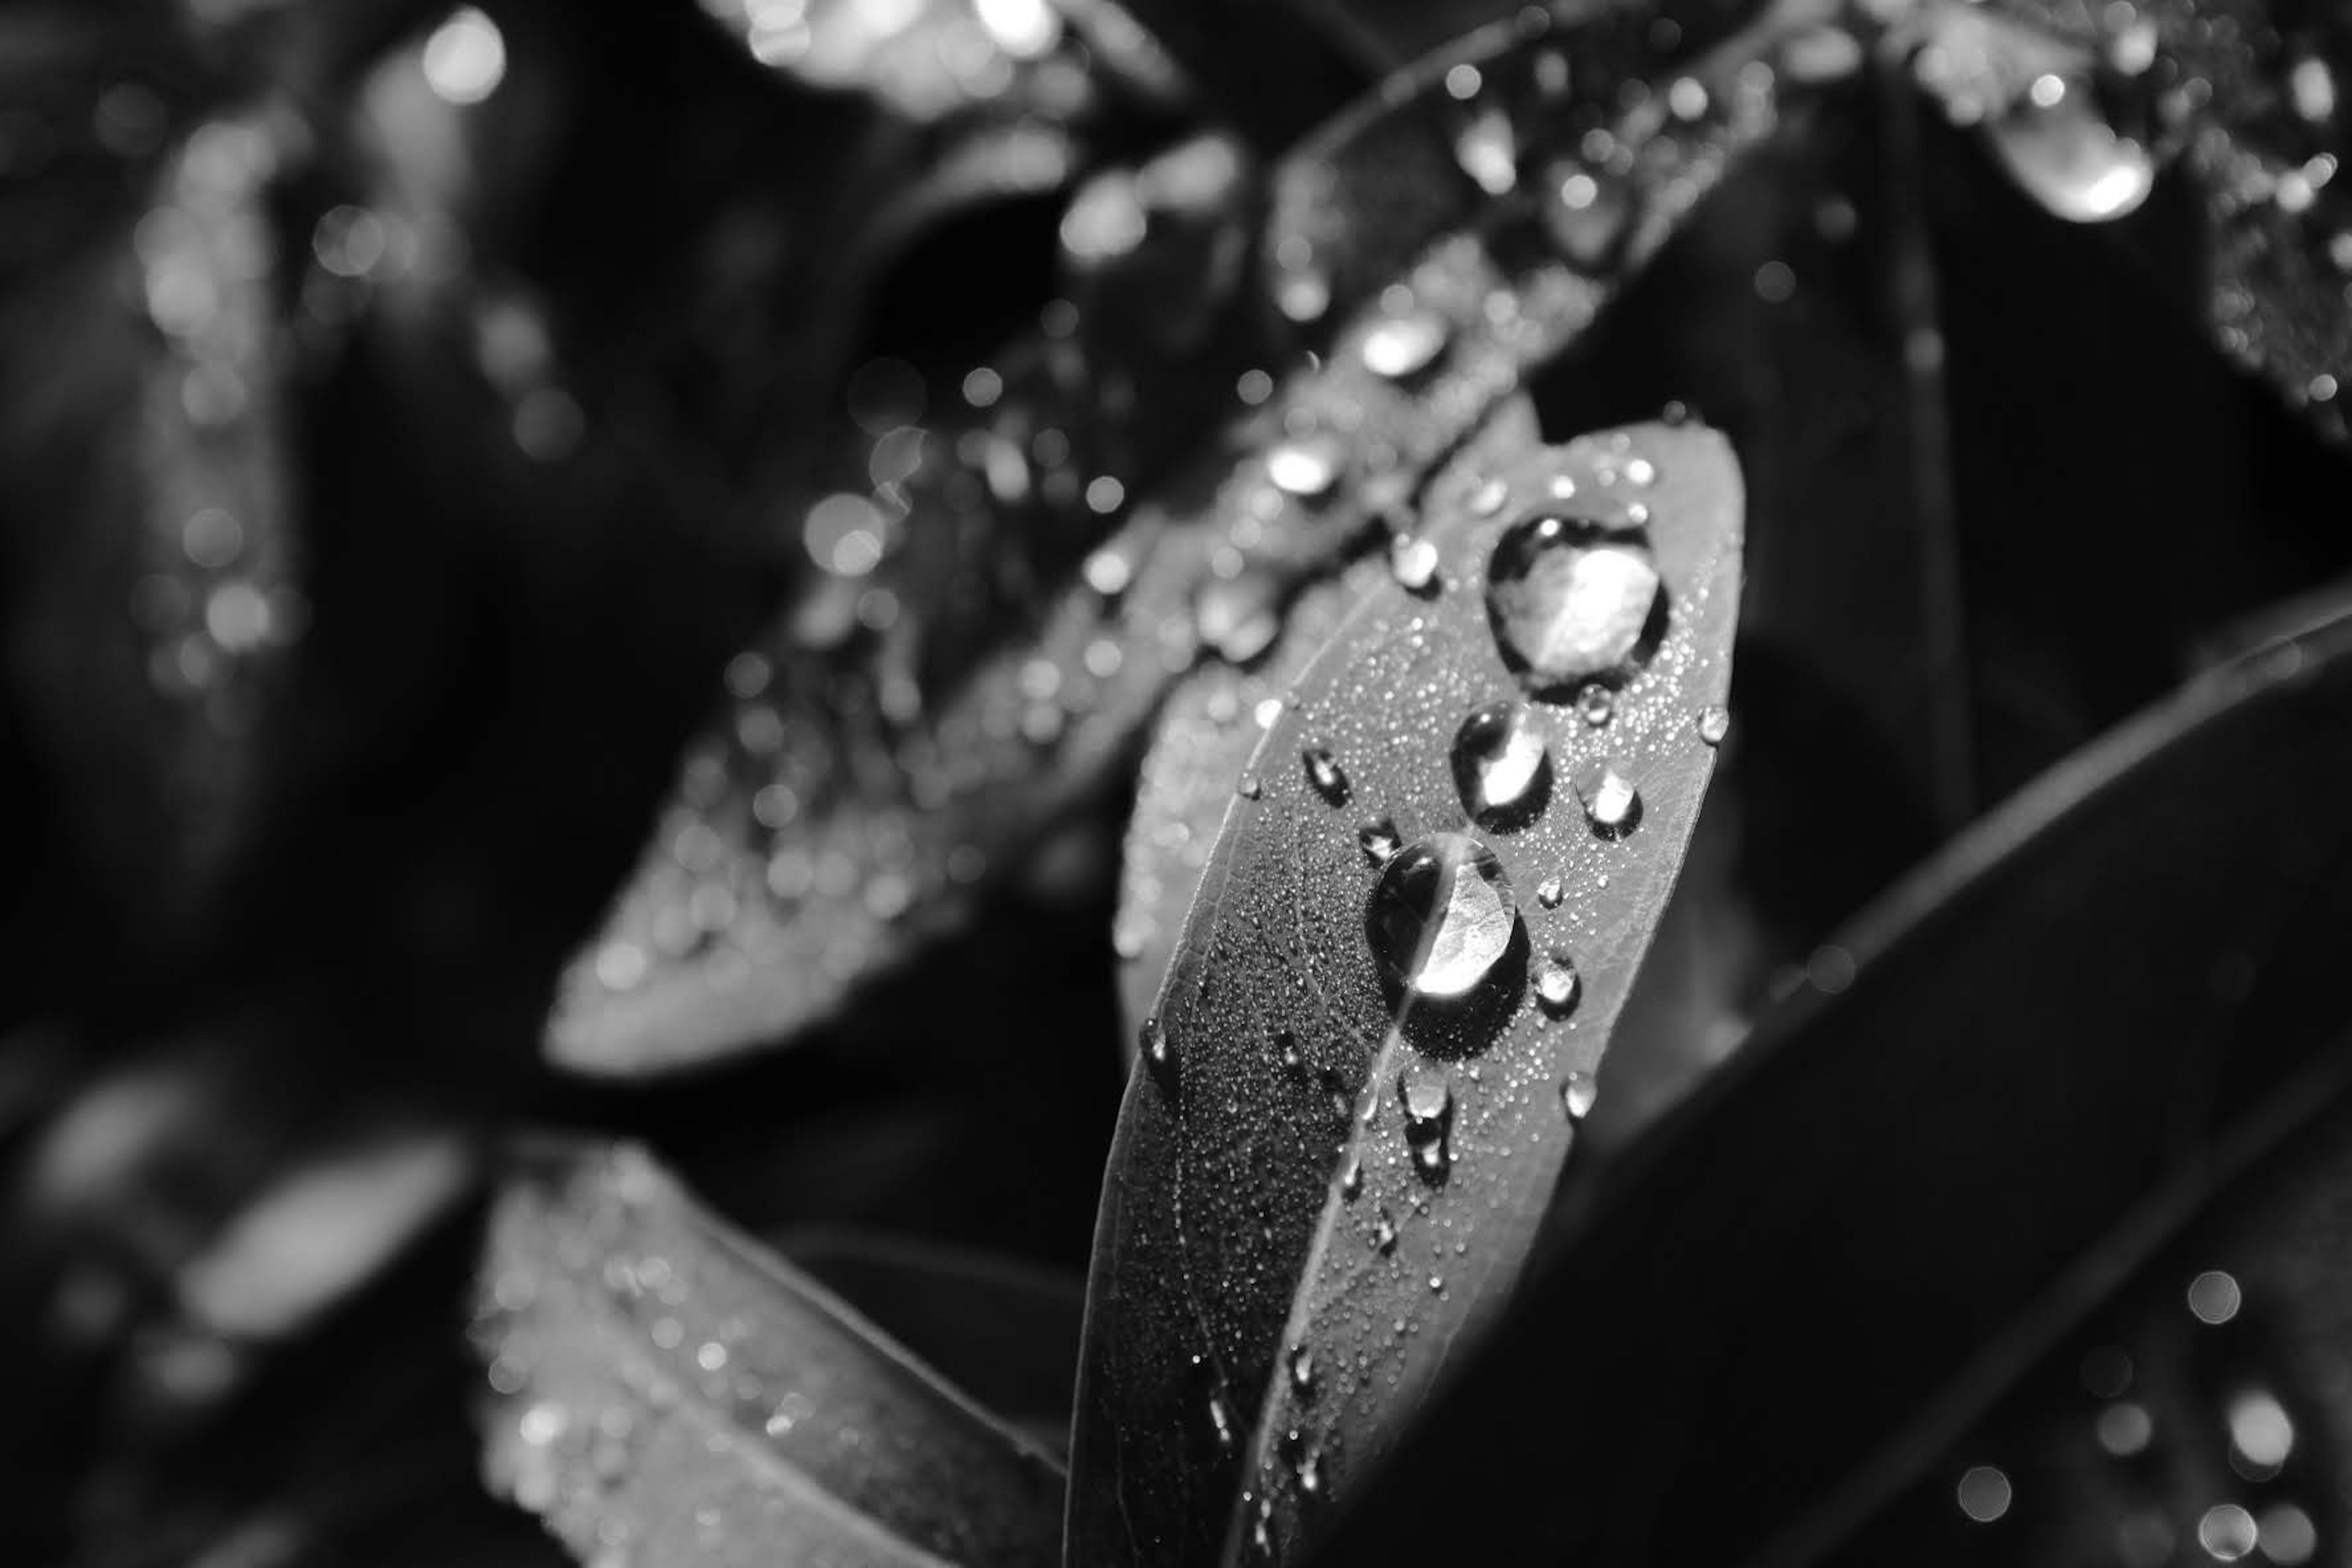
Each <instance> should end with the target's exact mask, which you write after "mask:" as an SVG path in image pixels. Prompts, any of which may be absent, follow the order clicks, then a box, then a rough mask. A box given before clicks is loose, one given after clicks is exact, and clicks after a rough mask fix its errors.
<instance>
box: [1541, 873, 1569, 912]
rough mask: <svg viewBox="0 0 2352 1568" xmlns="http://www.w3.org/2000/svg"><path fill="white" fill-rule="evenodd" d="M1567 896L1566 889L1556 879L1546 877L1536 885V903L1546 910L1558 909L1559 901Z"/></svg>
mask: <svg viewBox="0 0 2352 1568" xmlns="http://www.w3.org/2000/svg"><path fill="white" fill-rule="evenodd" d="M1567 896H1568V889H1567V888H1566V887H1565V886H1564V885H1563V884H1562V883H1561V881H1560V879H1559V878H1558V877H1546V878H1545V879H1543V880H1542V881H1540V882H1538V883H1537V884H1536V902H1538V903H1539V904H1541V905H1542V906H1543V907H1544V908H1546V909H1548V910H1556V909H1558V908H1559V903H1560V900H1562V899H1564V898H1566V897H1567Z"/></svg>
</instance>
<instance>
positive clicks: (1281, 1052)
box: [1273, 1029, 1307, 1078]
mask: <svg viewBox="0 0 2352 1568" xmlns="http://www.w3.org/2000/svg"><path fill="white" fill-rule="evenodd" d="M1273 1038H1274V1059H1275V1060H1276V1062H1278V1063H1279V1064H1281V1067H1282V1070H1283V1071H1284V1072H1286V1073H1288V1074H1289V1075H1290V1076H1291V1077H1292V1078H1305V1077H1306V1076H1307V1063H1306V1060H1305V1059H1304V1058H1301V1057H1300V1056H1299V1054H1298V1037H1297V1035H1294V1034H1292V1033H1291V1032H1290V1031H1289V1030H1288V1029H1276V1030H1275V1031H1274V1037H1273Z"/></svg>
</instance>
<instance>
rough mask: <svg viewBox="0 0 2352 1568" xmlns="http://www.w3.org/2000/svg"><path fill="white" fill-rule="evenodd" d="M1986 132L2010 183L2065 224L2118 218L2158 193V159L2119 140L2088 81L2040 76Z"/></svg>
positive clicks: (1992, 122)
mask: <svg viewBox="0 0 2352 1568" xmlns="http://www.w3.org/2000/svg"><path fill="white" fill-rule="evenodd" d="M1985 130H1986V134H1987V135H1989V136H1990V138H1991V139H1992V145H1993V151H1994V152H1995V153H1999V154H2000V161H2001V163H2004V164H2005V165H2007V166H2008V169H2009V173H2010V176H2011V178H2012V179H2014V180H2016V182H2017V183H2018V184H2020V185H2021V186H2023V187H2024V189H2025V191H2026V193H2027V194H2028V195H2031V196H2032V197H2033V199H2034V200H2035V201H2038V202H2040V203H2041V204H2042V206H2043V207H2044V208H2045V209H2047V210H2048V211H2049V212H2050V213H2051V214H2052V215H2053V216H2057V217H2062V218H2064V219H2066V220H2067V221H2068V222H2070V223H2105V222H2107V221H2108V220H2110V219H2113V218H2119V217H2123V216H2126V215H2127V214H2129V213H2132V212H2134V211H2136V210H2137V208H2138V207H2139V205H2140V204H2141V203H2142V202H2145V201H2146V200H2147V194H2148V192H2149V191H2150V190H2152V189H2154V188H2155V184H2156V163H2155V160H2154V159H2152V158H2151V157H2149V156H2148V152H2147V148H2145V147H2143V146H2141V145H2140V144H2139V143H2138V142H2135V141H2132V140H2131V139H2129V138H2128V137H2124V136H2118V135H2116V131H2115V127H2113V126H2111V125H2109V124H2108V123H2107V121H2106V119H2105V116H2104V115H2102V114H2101V113H2100V111H2099V106H2098V103H2097V100H2096V98H2095V95H2094V93H2093V92H2092V90H2091V87H2090V84H2089V83H2088V82H2084V81H2070V80H2068V79H2065V78H2063V77H2060V76H2054V75H2051V76H2042V77H2037V78H2036V79H2034V80H2033V82H2032V84H2031V85H2030V86H2029V87H2028V89H2026V90H2025V91H2024V92H2023V93H2021V94H2020V95H2019V96H2018V98H2017V100H2016V101H2015V102H2013V103H2012V104H2011V106H2010V108H2009V110H2008V112H2007V113H2005V114H2002V115H2001V116H2000V118H1998V119H1996V120H1994V121H1990V123H1988V124H1987V126H1986V128H1985Z"/></svg>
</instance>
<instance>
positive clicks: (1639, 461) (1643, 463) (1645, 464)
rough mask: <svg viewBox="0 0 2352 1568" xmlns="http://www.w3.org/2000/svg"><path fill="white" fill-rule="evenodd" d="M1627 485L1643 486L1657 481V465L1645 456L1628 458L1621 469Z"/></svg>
mask: <svg viewBox="0 0 2352 1568" xmlns="http://www.w3.org/2000/svg"><path fill="white" fill-rule="evenodd" d="M1621 471H1622V473H1623V474H1624V476H1625V482H1626V483H1627V484H1629V485H1633V486H1636V487H1643V486H1648V485H1654V484H1655V483H1657V482H1658V465H1657V464H1655V463H1654V462H1652V461H1650V459H1649V458H1626V459H1625V467H1624V468H1622V470H1621Z"/></svg>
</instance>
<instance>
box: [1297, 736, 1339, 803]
mask: <svg viewBox="0 0 2352 1568" xmlns="http://www.w3.org/2000/svg"><path fill="white" fill-rule="evenodd" d="M1298 758H1299V761H1300V762H1301V763H1304V764H1306V768H1307V784H1310V785H1312V786H1313V788H1314V790H1315V793H1316V794H1317V795H1321V796H1322V797H1323V804H1324V805H1347V804H1348V775H1347V773H1346V772H1345V771H1343V770H1342V769H1341V768H1340V766H1339V763H1337V762H1336V761H1334V760H1333V759H1332V756H1331V753H1330V752H1328V750H1326V749H1325V748H1323V747H1321V746H1309V747H1307V749H1306V750H1305V751H1303V752H1299V753H1298Z"/></svg>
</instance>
